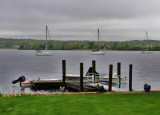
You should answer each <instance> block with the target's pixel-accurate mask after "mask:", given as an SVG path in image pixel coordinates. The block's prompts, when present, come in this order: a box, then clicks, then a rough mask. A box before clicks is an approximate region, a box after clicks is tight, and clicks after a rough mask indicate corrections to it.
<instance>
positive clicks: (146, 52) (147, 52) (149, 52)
mask: <svg viewBox="0 0 160 115" xmlns="http://www.w3.org/2000/svg"><path fill="white" fill-rule="evenodd" d="M141 54H152V52H151V51H142V52H141Z"/></svg>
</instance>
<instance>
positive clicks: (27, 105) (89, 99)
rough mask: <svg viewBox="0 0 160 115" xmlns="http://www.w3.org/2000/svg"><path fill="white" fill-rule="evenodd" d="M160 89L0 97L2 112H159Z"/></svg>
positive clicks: (46, 114) (12, 114)
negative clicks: (127, 92)
mask: <svg viewBox="0 0 160 115" xmlns="http://www.w3.org/2000/svg"><path fill="white" fill-rule="evenodd" d="M159 108H160V93H133V94H89V95H36V96H31V95H22V96H21V97H0V115H115V114H117V115H135V114H136V115H147V114H148V115H149V114H152V115H159V114H160V109H159Z"/></svg>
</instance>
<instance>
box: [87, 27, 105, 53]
mask: <svg viewBox="0 0 160 115" xmlns="http://www.w3.org/2000/svg"><path fill="white" fill-rule="evenodd" d="M104 54H105V53H104V52H101V51H99V29H98V49H97V50H93V51H92V52H91V53H90V55H104Z"/></svg>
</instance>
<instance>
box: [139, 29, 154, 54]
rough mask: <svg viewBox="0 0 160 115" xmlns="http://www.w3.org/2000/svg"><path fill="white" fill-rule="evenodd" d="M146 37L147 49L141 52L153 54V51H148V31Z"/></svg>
mask: <svg viewBox="0 0 160 115" xmlns="http://www.w3.org/2000/svg"><path fill="white" fill-rule="evenodd" d="M146 39H147V49H143V50H142V51H141V54H152V52H151V51H148V32H147V31H146Z"/></svg>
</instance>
